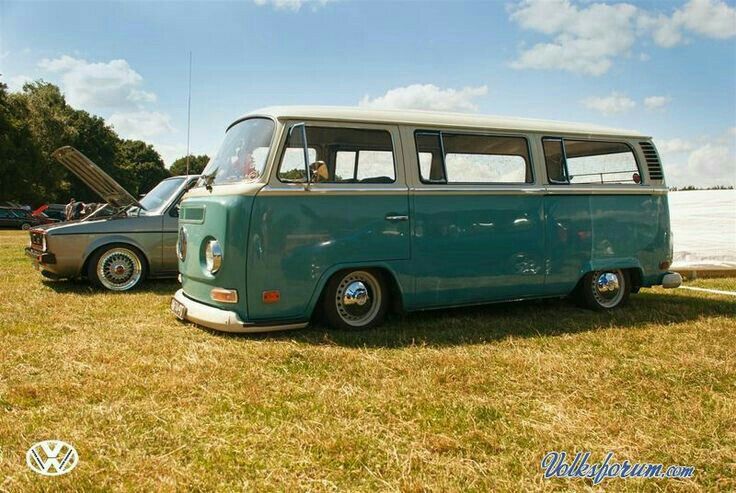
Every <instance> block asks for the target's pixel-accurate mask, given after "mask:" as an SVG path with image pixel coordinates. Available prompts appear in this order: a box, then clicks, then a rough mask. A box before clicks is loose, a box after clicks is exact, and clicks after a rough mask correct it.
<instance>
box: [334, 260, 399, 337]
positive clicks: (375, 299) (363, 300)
mask: <svg viewBox="0 0 736 493" xmlns="http://www.w3.org/2000/svg"><path fill="white" fill-rule="evenodd" d="M387 296H388V291H387V289H386V283H385V282H384V281H383V277H382V276H381V274H380V273H379V272H376V271H373V270H349V271H343V272H341V273H338V274H336V275H335V276H333V277H332V279H330V282H329V283H328V284H327V291H326V293H325V297H324V306H323V308H324V313H325V316H326V318H327V322H328V324H329V325H330V327H333V328H336V329H346V330H350V329H368V328H372V327H376V326H378V325H380V324H381V322H383V319H384V317H385V316H386V310H387V308H388V300H387Z"/></svg>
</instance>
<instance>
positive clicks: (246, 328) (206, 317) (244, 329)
mask: <svg viewBox="0 0 736 493" xmlns="http://www.w3.org/2000/svg"><path fill="white" fill-rule="evenodd" d="M174 303H179V304H180V305H182V306H183V307H184V309H185V311H184V312H183V314H179V313H177V312H176V311H175V310H174V309H173V305H174ZM172 312H173V313H174V315H176V317H177V318H180V319H182V320H186V321H189V322H194V323H195V324H197V325H201V326H203V327H208V328H210V329H215V330H219V331H222V332H239V333H255V332H272V331H277V330H294V329H303V328H304V327H306V326H307V325H309V322H285V323H268V324H254V323H248V322H243V321H242V320H241V319H240V316H238V314H237V313H235V312H233V311H229V310H223V309H221V308H216V307H214V306H209V305H205V304H204V303H200V302H198V301H194V300H193V299H191V298H189V297H188V296H187V295H185V294H184V290H183V289H180V290H178V291H177V292H176V294H174V298H173V300H172ZM180 315H182V316H180Z"/></svg>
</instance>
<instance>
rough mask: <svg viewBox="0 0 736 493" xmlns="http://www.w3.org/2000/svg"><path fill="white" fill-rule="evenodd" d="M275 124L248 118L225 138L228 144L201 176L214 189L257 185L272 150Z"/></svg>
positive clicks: (202, 182) (199, 184)
mask: <svg viewBox="0 0 736 493" xmlns="http://www.w3.org/2000/svg"><path fill="white" fill-rule="evenodd" d="M273 127H274V124H273V122H272V121H271V120H269V119H266V118H249V119H247V120H243V121H241V122H238V123H236V124H235V125H233V126H232V127H230V129H229V130H228V131H227V133H226V134H225V140H224V141H223V143H222V145H221V146H220V150H219V151H217V154H216V155H215V157H213V158H212V159H211V160H210V162H209V164H207V167H206V168H205V169H204V171H203V172H202V176H203V177H207V178H206V179H202V180H199V182H198V184H197V186H202V185H204V184H205V181H206V182H207V183H209V184H213V185H222V184H225V183H236V182H241V181H255V180H257V179H258V178H259V177H260V176H261V174H262V173H263V169H264V168H265V166H266V158H267V157H268V149H269V148H270V146H271V137H272V136H273Z"/></svg>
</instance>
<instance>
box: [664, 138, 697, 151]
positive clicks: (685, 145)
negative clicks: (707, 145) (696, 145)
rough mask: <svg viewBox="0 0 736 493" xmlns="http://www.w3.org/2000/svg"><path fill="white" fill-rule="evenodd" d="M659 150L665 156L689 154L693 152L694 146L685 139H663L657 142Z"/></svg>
mask: <svg viewBox="0 0 736 493" xmlns="http://www.w3.org/2000/svg"><path fill="white" fill-rule="evenodd" d="M655 145H656V146H657V150H658V151H659V152H660V153H664V154H675V153H678V152H687V151H690V150H692V148H693V144H692V142H690V141H687V140H683V139H679V138H676V139H662V140H657V141H655Z"/></svg>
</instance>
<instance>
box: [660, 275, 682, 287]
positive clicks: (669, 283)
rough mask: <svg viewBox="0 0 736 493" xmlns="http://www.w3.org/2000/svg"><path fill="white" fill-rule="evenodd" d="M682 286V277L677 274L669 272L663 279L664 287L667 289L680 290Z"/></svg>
mask: <svg viewBox="0 0 736 493" xmlns="http://www.w3.org/2000/svg"><path fill="white" fill-rule="evenodd" d="M681 284H682V276H681V275H680V274H678V273H677V272H668V273H667V274H665V275H664V277H663V278H662V287H663V288H665V289H671V288H679V287H680V285H681Z"/></svg>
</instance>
